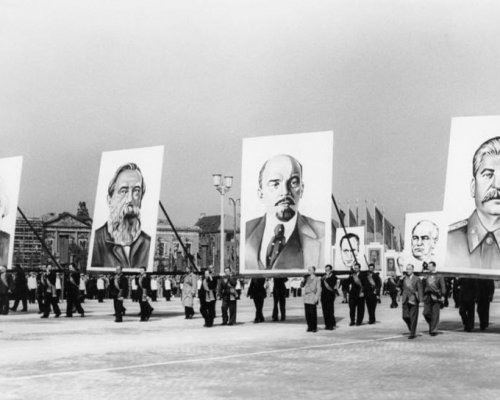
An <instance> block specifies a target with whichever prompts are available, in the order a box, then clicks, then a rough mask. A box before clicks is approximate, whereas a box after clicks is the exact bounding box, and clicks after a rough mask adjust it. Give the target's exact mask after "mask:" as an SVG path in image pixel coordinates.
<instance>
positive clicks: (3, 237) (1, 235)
mask: <svg viewBox="0 0 500 400" xmlns="http://www.w3.org/2000/svg"><path fill="white" fill-rule="evenodd" d="M9 242H10V235H9V234H8V233H7V232H4V231H0V265H4V266H7V262H8V261H9Z"/></svg>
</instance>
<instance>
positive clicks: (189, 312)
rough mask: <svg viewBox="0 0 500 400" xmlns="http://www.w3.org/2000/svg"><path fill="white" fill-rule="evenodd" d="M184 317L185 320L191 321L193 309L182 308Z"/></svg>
mask: <svg viewBox="0 0 500 400" xmlns="http://www.w3.org/2000/svg"><path fill="white" fill-rule="evenodd" d="M184 315H185V316H186V319H191V318H192V317H193V315H194V308H193V307H184Z"/></svg>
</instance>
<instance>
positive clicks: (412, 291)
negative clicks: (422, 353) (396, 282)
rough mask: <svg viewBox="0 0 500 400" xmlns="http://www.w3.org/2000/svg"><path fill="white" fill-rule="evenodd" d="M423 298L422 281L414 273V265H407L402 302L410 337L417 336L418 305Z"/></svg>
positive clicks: (402, 287) (402, 284)
mask: <svg viewBox="0 0 500 400" xmlns="http://www.w3.org/2000/svg"><path fill="white" fill-rule="evenodd" d="M422 299H423V292H422V282H421V281H420V279H419V278H418V277H417V276H415V275H414V274H413V265H412V264H408V265H407V266H406V276H405V277H404V278H403V279H402V280H401V303H402V304H403V321H405V323H406V325H407V326H408V329H409V331H410V336H408V339H415V338H416V331H417V322H418V305H419V303H420V301H421V300H422Z"/></svg>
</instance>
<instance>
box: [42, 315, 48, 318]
mask: <svg viewBox="0 0 500 400" xmlns="http://www.w3.org/2000/svg"><path fill="white" fill-rule="evenodd" d="M40 318H49V316H48V315H42V316H41V317H40Z"/></svg>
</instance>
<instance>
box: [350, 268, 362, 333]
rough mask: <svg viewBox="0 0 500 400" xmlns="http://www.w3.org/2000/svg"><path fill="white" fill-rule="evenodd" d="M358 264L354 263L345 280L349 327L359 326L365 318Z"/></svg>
mask: <svg viewBox="0 0 500 400" xmlns="http://www.w3.org/2000/svg"><path fill="white" fill-rule="evenodd" d="M359 270H360V265H359V263H355V264H354V266H353V269H352V273H351V275H350V276H349V278H347V284H346V285H347V287H348V290H347V292H348V297H349V300H348V301H349V318H350V320H351V322H350V324H349V325H350V326H353V325H356V326H359V325H361V324H362V323H363V318H364V317H365V292H364V285H363V281H362V278H363V276H362V274H361V272H360V271H359Z"/></svg>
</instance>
